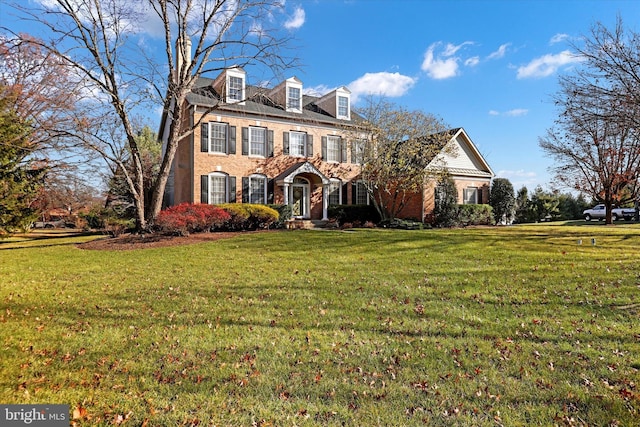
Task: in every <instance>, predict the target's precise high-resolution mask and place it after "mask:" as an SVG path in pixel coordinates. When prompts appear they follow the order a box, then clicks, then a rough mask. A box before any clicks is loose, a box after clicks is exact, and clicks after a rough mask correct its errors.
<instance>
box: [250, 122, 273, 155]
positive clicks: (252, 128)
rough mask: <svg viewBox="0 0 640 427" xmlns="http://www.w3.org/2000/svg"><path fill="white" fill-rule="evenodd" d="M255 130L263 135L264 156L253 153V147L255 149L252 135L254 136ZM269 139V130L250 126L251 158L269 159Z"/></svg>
mask: <svg viewBox="0 0 640 427" xmlns="http://www.w3.org/2000/svg"><path fill="white" fill-rule="evenodd" d="M253 130H260V131H262V133H263V136H264V138H263V140H262V144H263V145H262V154H255V153H253V150H252V147H253V143H252V138H251V136H252V134H253V132H252V131H253ZM268 138H269V135H268V134H267V128H263V127H259V126H249V157H257V158H261V159H264V158H266V157H267V145H268V141H267V140H268Z"/></svg>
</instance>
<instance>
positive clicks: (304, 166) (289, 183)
mask: <svg viewBox="0 0 640 427" xmlns="http://www.w3.org/2000/svg"><path fill="white" fill-rule="evenodd" d="M329 183H330V181H329V179H328V178H327V177H326V176H324V175H323V174H322V173H321V172H320V171H319V170H318V169H317V168H316V167H315V166H314V165H313V164H311V163H309V162H300V163H296V164H295V165H293V166H291V167H289V168H288V169H287V170H285V171H284V172H283V173H281V174H280V175H279V176H277V177H276V179H275V184H276V185H277V186H279V187H282V192H283V195H284V204H285V205H290V206H291V207H292V215H293V217H294V218H300V219H311V212H312V203H313V197H312V195H313V193H314V190H315V189H316V188H318V187H320V186H321V187H322V219H323V220H327V219H328V216H327V210H328V207H329V197H328V188H329ZM316 215H317V214H316Z"/></svg>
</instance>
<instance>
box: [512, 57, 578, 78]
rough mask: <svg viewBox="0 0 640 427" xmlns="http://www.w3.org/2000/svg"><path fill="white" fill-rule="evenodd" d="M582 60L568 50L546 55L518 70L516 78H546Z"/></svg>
mask: <svg viewBox="0 0 640 427" xmlns="http://www.w3.org/2000/svg"><path fill="white" fill-rule="evenodd" d="M580 61H582V59H581V58H580V57H579V56H577V55H574V54H573V53H571V52H570V51H568V50H564V51H562V52H560V53H558V54H547V55H544V56H541V57H539V58H536V59H534V60H532V61H531V62H529V63H528V64H527V65H524V66H522V67H519V68H518V78H519V79H526V78H541V77H548V76H550V75H552V74H553V73H555V72H556V71H558V69H559V68H561V67H563V66H565V65H571V64H576V63H578V62H580Z"/></svg>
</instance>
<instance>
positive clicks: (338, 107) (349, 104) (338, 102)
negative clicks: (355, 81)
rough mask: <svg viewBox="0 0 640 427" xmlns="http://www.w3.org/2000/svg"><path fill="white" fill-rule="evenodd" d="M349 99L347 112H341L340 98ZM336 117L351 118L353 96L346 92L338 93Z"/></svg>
mask: <svg viewBox="0 0 640 427" xmlns="http://www.w3.org/2000/svg"><path fill="white" fill-rule="evenodd" d="M341 98H344V99H346V100H347V114H346V115H345V114H340V99H341ZM336 117H337V118H338V119H344V120H351V97H350V96H349V95H348V94H346V93H340V92H338V93H337V94H336Z"/></svg>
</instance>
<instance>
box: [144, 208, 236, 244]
mask: <svg viewBox="0 0 640 427" xmlns="http://www.w3.org/2000/svg"><path fill="white" fill-rule="evenodd" d="M229 219H230V215H229V214H228V213H227V212H226V211H225V210H224V209H221V208H219V207H218V206H214V205H207V204H203V203H197V204H193V203H181V204H179V205H177V206H171V207H170V208H167V209H165V210H163V211H161V212H160V213H159V214H158V217H157V218H156V223H155V225H156V226H157V227H158V228H159V229H160V231H162V232H164V233H171V234H178V235H181V236H186V235H188V234H189V233H197V232H203V231H211V230H214V229H220V228H222V227H223V226H224V224H226V223H227V221H229Z"/></svg>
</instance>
